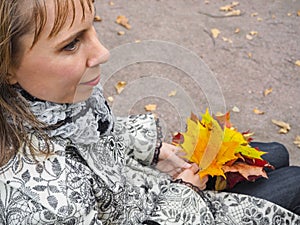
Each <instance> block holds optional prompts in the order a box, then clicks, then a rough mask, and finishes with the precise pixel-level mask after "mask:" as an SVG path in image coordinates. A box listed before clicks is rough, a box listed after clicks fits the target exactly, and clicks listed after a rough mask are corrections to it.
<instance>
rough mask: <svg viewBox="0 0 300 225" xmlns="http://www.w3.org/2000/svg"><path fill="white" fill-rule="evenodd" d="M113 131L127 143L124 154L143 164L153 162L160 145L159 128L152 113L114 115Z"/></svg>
mask: <svg viewBox="0 0 300 225" xmlns="http://www.w3.org/2000/svg"><path fill="white" fill-rule="evenodd" d="M114 132H115V134H116V135H117V136H119V137H121V138H122V139H123V141H124V142H125V143H126V144H127V146H128V147H127V150H126V154H127V155H129V156H130V157H133V158H134V159H136V160H138V161H139V162H140V163H142V164H143V165H151V164H152V163H154V162H155V161H156V160H157V158H158V154H159V149H160V147H161V143H162V141H161V138H162V135H161V128H160V126H159V125H158V121H157V120H156V119H155V118H154V116H153V115H152V114H140V115H131V116H128V117H116V121H115V127H114Z"/></svg>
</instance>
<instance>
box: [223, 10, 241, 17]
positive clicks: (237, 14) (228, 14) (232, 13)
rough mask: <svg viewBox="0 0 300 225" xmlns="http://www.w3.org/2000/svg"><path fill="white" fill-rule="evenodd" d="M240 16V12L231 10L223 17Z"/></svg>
mask: <svg viewBox="0 0 300 225" xmlns="http://www.w3.org/2000/svg"><path fill="white" fill-rule="evenodd" d="M240 15H241V10H239V9H237V10H232V11H231V12H228V13H226V14H225V16H240Z"/></svg>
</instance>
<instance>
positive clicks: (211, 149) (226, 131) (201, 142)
mask: <svg viewBox="0 0 300 225" xmlns="http://www.w3.org/2000/svg"><path fill="white" fill-rule="evenodd" d="M250 135H251V134H250V133H249V132H247V133H244V134H243V133H240V132H238V131H237V129H236V128H234V127H233V126H232V124H231V122H230V114H229V113H226V114H224V115H221V116H216V117H215V118H214V117H213V116H211V115H210V114H209V112H208V110H206V113H205V114H203V115H202V119H201V120H199V118H198V117H197V116H196V115H194V114H192V115H191V117H190V118H188V119H187V131H186V132H185V133H182V134H181V137H179V136H178V134H177V137H176V141H175V140H174V144H175V143H176V144H177V145H180V146H181V148H182V149H183V150H184V151H185V153H186V155H185V158H186V159H187V160H189V161H190V162H194V163H197V165H199V167H200V171H199V176H200V177H201V178H202V177H204V176H206V175H209V176H216V177H217V178H218V177H219V179H218V180H219V181H220V182H218V184H221V183H222V185H219V187H221V186H222V188H225V186H226V185H224V184H225V183H224V182H226V176H227V174H232V173H236V172H237V173H239V174H240V175H241V176H243V177H244V178H245V179H250V177H251V179H253V177H255V179H256V178H258V177H265V178H267V174H266V173H265V171H264V167H267V166H271V165H270V164H268V162H266V161H264V160H263V159H262V158H261V156H262V155H263V154H265V152H262V151H260V150H258V149H255V148H253V147H251V146H250V145H249V141H250V140H251V138H249V136H250ZM182 137H183V138H182ZM203 161H206V162H205V163H203ZM250 162H251V163H250ZM201 165H207V166H204V167H201ZM220 178H221V179H220ZM232 184H233V183H231V184H229V186H232Z"/></svg>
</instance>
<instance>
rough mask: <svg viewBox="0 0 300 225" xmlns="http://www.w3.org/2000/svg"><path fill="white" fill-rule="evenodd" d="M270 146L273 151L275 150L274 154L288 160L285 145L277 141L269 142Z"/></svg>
mask: <svg viewBox="0 0 300 225" xmlns="http://www.w3.org/2000/svg"><path fill="white" fill-rule="evenodd" d="M270 145H271V148H273V149H274V151H275V152H276V154H278V155H280V157H282V158H284V159H287V160H288V161H289V157H290V155H289V152H288V150H287V149H286V147H285V146H284V145H283V144H281V143H278V142H270Z"/></svg>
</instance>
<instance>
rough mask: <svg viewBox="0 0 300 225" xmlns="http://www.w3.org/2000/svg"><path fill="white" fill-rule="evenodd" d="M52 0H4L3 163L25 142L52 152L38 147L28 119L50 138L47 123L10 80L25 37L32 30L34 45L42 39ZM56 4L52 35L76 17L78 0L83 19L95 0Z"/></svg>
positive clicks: (0, 37)
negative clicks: (31, 108) (30, 131)
mask: <svg viewBox="0 0 300 225" xmlns="http://www.w3.org/2000/svg"><path fill="white" fill-rule="evenodd" d="M46 1H50V0H0V166H2V165H4V164H5V163H7V162H8V160H9V159H10V158H12V157H13V156H14V155H15V154H16V153H17V151H18V150H19V149H20V147H21V146H22V144H27V145H28V146H29V149H30V152H31V154H32V155H33V156H34V154H36V153H38V152H44V153H45V154H49V153H50V149H49V145H46V146H47V147H46V149H35V148H34V146H33V145H32V144H31V140H30V136H29V135H28V134H27V131H26V129H25V127H24V123H27V124H30V125H31V127H32V128H33V130H34V131H35V135H36V136H38V137H40V138H42V140H44V141H45V143H48V142H49V138H48V137H47V135H46V129H47V128H46V126H45V125H44V124H42V123H41V122H39V121H38V120H37V119H36V118H35V116H34V115H33V114H32V113H31V112H30V109H29V108H28V105H27V103H26V102H25V101H24V100H23V99H22V98H20V97H19V96H18V94H17V93H16V91H15V88H13V86H12V85H10V84H9V82H8V78H9V70H10V68H13V67H14V68H17V67H18V66H19V64H20V61H21V59H22V57H23V48H22V42H21V37H22V36H23V35H25V34H28V33H30V32H32V33H33V35H34V38H33V42H32V45H31V48H32V47H33V46H34V45H35V43H36V42H37V41H38V40H39V37H40V34H41V32H42V31H43V29H44V27H45V24H46V23H47V7H46V6H47V4H46ZM52 1H53V2H54V5H55V20H54V24H53V27H52V30H51V32H50V34H49V38H51V37H54V36H55V35H57V34H58V33H59V32H60V30H61V29H62V27H63V26H64V25H65V22H66V19H67V18H68V16H69V13H70V12H72V14H71V15H72V17H73V19H72V22H71V24H70V26H72V25H73V22H74V19H75V1H80V4H81V7H82V12H83V14H82V15H83V16H82V17H83V18H82V19H83V20H84V19H85V12H86V7H87V8H88V9H89V11H90V12H92V9H93V8H92V7H93V2H94V1H93V0H52Z"/></svg>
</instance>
